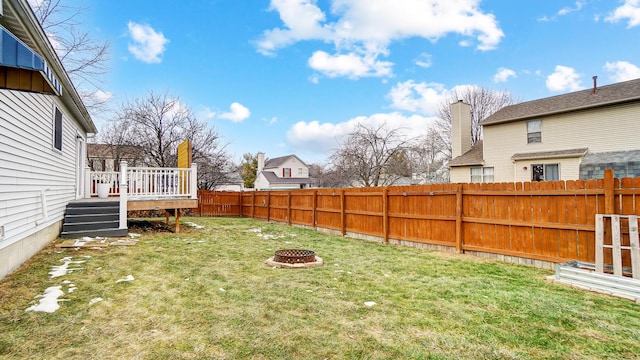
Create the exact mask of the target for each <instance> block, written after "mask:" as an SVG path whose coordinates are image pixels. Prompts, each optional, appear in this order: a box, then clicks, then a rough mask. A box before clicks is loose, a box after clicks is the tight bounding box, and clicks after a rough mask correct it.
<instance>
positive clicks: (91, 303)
mask: <svg viewBox="0 0 640 360" xmlns="http://www.w3.org/2000/svg"><path fill="white" fill-rule="evenodd" d="M103 300H104V299H103V298H101V297H97V298H93V299H91V300H89V306H91V305H93V304H95V303H98V302H100V301H103Z"/></svg>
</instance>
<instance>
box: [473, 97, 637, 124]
mask: <svg viewBox="0 0 640 360" xmlns="http://www.w3.org/2000/svg"><path fill="white" fill-rule="evenodd" d="M635 101H640V96H635V97H632V98H626V99H619V100H612V101H607V102H602V103H598V104H590V105H583V106H576V107H572V108H568V109H562V110H556V111H547V112H543V113H537V114H531V115H526V116H519V117H515V118H508V119H503V120H497V121H490V122H487V121H486V120H488V119H490V118H491V117H488V118H487V119H485V120H483V121H480V123H479V125H482V126H491V125H498V124H505V123H510V122H516V121H524V120H530V119H535V118H540V117H543V116H551V115H558V114H564V113H569V112H575V111H582V110H588V109H595V108H599V107H606V106H612V105H619V104H624V103H631V102H635Z"/></svg>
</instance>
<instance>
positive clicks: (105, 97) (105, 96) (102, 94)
mask: <svg viewBox="0 0 640 360" xmlns="http://www.w3.org/2000/svg"><path fill="white" fill-rule="evenodd" d="M89 96H90V97H91V99H93V100H94V101H96V102H98V103H105V102H107V101H109V100H111V98H112V97H113V94H112V93H110V92H108V91H102V90H96V91H94V92H93V93H91V95H89Z"/></svg>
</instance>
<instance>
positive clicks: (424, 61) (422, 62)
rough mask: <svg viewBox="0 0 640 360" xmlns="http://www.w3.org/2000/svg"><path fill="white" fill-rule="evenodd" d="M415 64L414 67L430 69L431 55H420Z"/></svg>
mask: <svg viewBox="0 0 640 360" xmlns="http://www.w3.org/2000/svg"><path fill="white" fill-rule="evenodd" d="M415 63H416V65H418V66H420V67H423V68H428V67H431V65H432V62H431V54H427V53H422V54H420V57H419V58H418V59H417V60H416V61H415Z"/></svg>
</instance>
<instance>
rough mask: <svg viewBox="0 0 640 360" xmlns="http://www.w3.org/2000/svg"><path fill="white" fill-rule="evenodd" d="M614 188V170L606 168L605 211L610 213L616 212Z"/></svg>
mask: <svg viewBox="0 0 640 360" xmlns="http://www.w3.org/2000/svg"><path fill="white" fill-rule="evenodd" d="M613 188H614V179H613V170H612V169H606V170H605V171H604V213H605V214H608V215H609V214H614V213H615V207H614V204H615V195H614V192H613Z"/></svg>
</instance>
